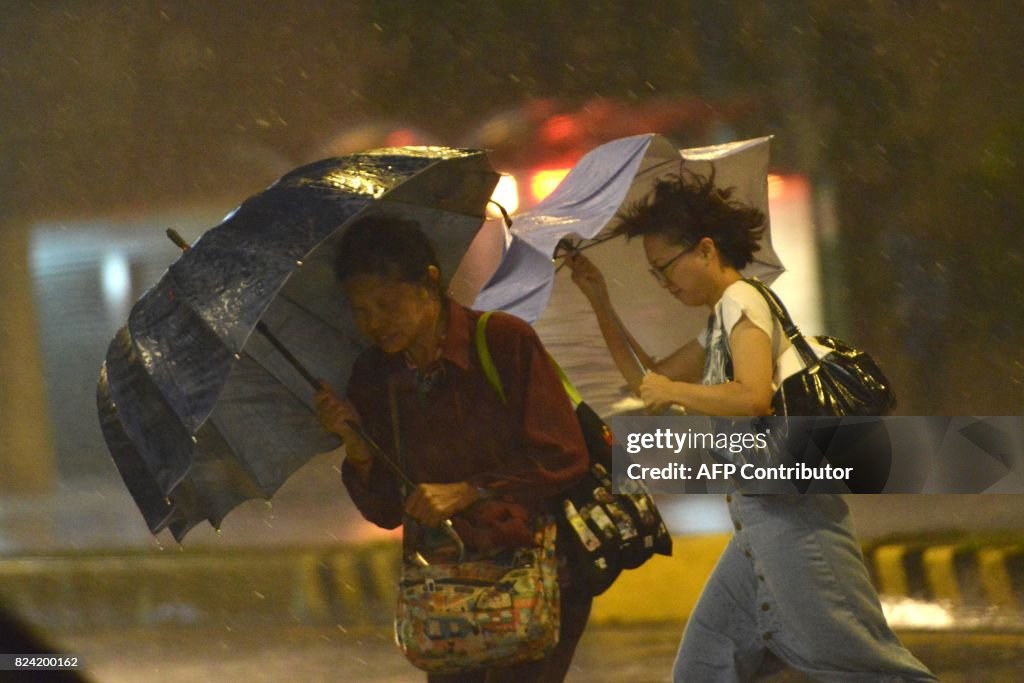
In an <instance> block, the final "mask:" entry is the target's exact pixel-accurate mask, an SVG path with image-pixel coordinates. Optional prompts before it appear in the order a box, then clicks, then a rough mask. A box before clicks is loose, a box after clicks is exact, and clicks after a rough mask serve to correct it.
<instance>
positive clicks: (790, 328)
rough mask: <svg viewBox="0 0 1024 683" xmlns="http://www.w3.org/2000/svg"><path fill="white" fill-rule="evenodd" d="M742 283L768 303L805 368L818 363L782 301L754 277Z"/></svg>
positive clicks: (816, 356)
mask: <svg viewBox="0 0 1024 683" xmlns="http://www.w3.org/2000/svg"><path fill="white" fill-rule="evenodd" d="M743 281H744V282H746V283H747V284H749V285H751V286H753V288H754V289H756V290H757V291H758V293H760V294H761V296H762V297H764V300H765V301H766V302H767V303H768V308H769V310H771V312H772V315H773V316H774V317H775V318H776V319H777V320H778V321H779V323H780V324H781V325H782V332H783V333H784V334H785V335H786V338H787V339H789V342H790V343H791V344H792V345H793V346H795V347H796V350H797V352H798V353H799V354H800V357H801V358H802V359H803V361H804V366H805V367H808V368H809V367H812V366H814V365H816V364H817V363H818V354H816V353H814V349H812V348H811V345H810V344H809V343H808V342H807V338H806V337H804V335H803V334H802V333H801V332H800V328H799V327H797V326H796V323H794V322H793V318H792V317H790V315H789V311H787V310H786V306H785V304H783V303H782V299H780V298H779V295H778V294H776V293H775V292H773V291H772V289H771V287H769V286H768V285H766V284H765V283H763V282H761V281H760V280H758V279H757V278H756V277H749V278H744V279H743Z"/></svg>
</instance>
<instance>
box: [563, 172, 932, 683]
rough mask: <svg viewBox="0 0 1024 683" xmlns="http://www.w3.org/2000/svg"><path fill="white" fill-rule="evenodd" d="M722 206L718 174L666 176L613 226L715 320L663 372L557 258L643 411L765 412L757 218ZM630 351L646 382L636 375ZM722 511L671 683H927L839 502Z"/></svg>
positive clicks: (755, 499) (588, 268)
mask: <svg viewBox="0 0 1024 683" xmlns="http://www.w3.org/2000/svg"><path fill="white" fill-rule="evenodd" d="M731 194H732V193H731V190H730V189H720V188H717V187H715V185H714V178H713V175H712V177H711V178H704V177H701V176H696V175H693V176H687V177H682V176H675V177H671V178H668V179H665V180H662V181H660V182H659V183H658V184H657V185H656V187H655V189H654V191H653V192H652V193H651V195H650V196H649V197H648V199H647V200H646V201H642V202H640V203H639V204H638V205H637V206H635V207H632V208H631V209H630V210H629V211H627V212H626V214H625V215H624V216H623V217H622V221H621V222H620V224H619V225H618V227H617V228H616V230H617V232H618V233H619V234H623V235H625V236H626V237H627V238H633V237H641V238H642V239H643V245H644V250H645V252H646V255H647V260H648V262H649V263H650V266H651V268H650V270H651V273H652V274H653V275H654V277H655V278H657V280H658V282H660V283H661V285H662V286H663V287H664V288H665V290H666V291H667V292H668V293H669V294H671V295H672V296H674V297H675V298H676V299H678V300H679V301H680V302H682V303H683V304H685V305H687V306H703V307H706V308H708V310H709V312H710V314H711V318H710V319H709V325H708V327H707V330H706V331H705V332H704V333H703V334H702V335H701V336H699V337H698V338H697V339H695V340H693V341H691V342H690V343H688V344H686V345H685V346H683V347H682V348H680V349H679V350H678V351H676V352H675V353H673V354H671V355H669V356H668V357H666V358H665V359H664V360H662V361H660V362H655V361H654V360H653V359H651V358H650V357H649V356H648V355H647V354H645V353H644V352H643V351H642V350H641V349H640V348H639V346H638V345H637V344H636V342H635V340H634V339H633V338H632V337H631V336H629V334H628V332H627V333H626V335H625V336H624V335H623V334H622V332H621V331H620V330H621V323H620V322H619V319H618V317H617V315H616V313H615V311H614V309H613V308H612V305H611V301H610V299H609V296H608V290H607V287H606V286H605V283H604V279H603V277H602V275H601V273H600V272H599V271H598V269H597V268H596V267H595V266H594V265H593V264H592V263H591V262H590V261H589V260H588V259H587V258H586V257H585V256H583V255H581V254H579V253H576V254H570V255H568V256H567V257H566V262H567V264H568V265H569V266H570V268H571V269H572V273H573V281H574V282H575V283H576V284H577V285H578V286H579V288H580V289H581V290H582V291H583V293H584V294H585V295H586V296H587V298H588V300H589V301H590V303H591V305H592V307H593V309H594V312H595V314H596V316H597V320H598V324H599V325H600V328H601V330H602V332H603V334H604V337H605V341H606V343H607V345H608V348H609V351H610V352H611V355H612V358H613V359H614V360H615V362H616V364H617V365H618V367H619V369H620V370H621V371H622V374H623V376H624V377H625V378H626V380H627V382H629V384H630V385H631V386H632V387H633V388H634V389H635V390H636V391H637V393H638V394H639V395H640V397H641V398H642V399H643V401H644V404H645V405H646V407H647V408H648V409H650V410H652V411H659V412H660V411H661V410H663V409H665V408H666V407H668V406H669V405H671V404H677V405H680V406H683V407H684V408H686V409H687V410H690V411H693V412H699V413H703V414H706V415H722V416H739V415H750V416H760V415H768V414H770V413H771V399H772V394H773V391H774V387H773V377H774V375H775V369H776V367H775V366H776V361H777V359H778V358H779V357H780V355H782V353H783V352H785V351H786V349H787V348H788V346H789V341H788V340H787V339H786V337H785V335H783V334H782V330H781V326H780V324H779V323H778V321H776V320H774V318H773V317H772V314H771V311H770V310H769V308H768V305H767V304H766V303H765V301H764V299H763V298H762V297H761V295H760V294H759V293H758V292H757V290H756V289H755V288H754V287H753V286H752V285H750V284H749V283H746V282H744V281H743V276H742V275H741V274H740V269H742V268H744V267H745V266H746V265H748V264H749V263H750V262H751V260H752V258H753V253H754V252H755V251H756V250H757V248H758V246H757V241H758V238H759V237H760V235H761V232H762V231H763V230H764V227H763V225H764V216H763V214H762V213H761V212H760V211H758V210H757V209H755V208H752V207H749V206H745V205H743V204H741V203H739V202H737V201H735V200H733V199H732V198H731ZM627 338H628V341H627ZM630 343H631V344H632V345H633V346H634V348H635V349H636V350H637V352H638V353H639V354H640V357H641V360H643V361H644V363H645V365H646V366H647V367H649V368H653V369H654V371H653V372H650V373H648V374H646V375H644V374H643V373H642V371H641V370H640V369H639V368H637V367H636V365H635V363H634V361H633V360H632V355H631V352H630V350H629V348H628V344H630ZM730 359H731V363H730V362H729V360H730ZM730 366H731V367H730ZM726 502H727V504H728V507H729V514H730V516H731V518H732V521H733V527H734V529H735V531H734V535H733V538H732V539H731V540H730V542H729V544H728V546H727V547H726V550H725V552H724V553H723V555H722V557H721V558H720V559H719V561H718V564H717V565H716V567H715V570H714V571H713V573H712V575H711V577H710V579H709V580H708V583H707V585H705V587H704V590H703V592H702V593H701V597H700V599H699V601H698V604H697V606H696V607H695V609H694V612H693V614H692V615H691V616H690V619H689V621H688V623H687V625H686V630H685V632H684V634H683V639H682V643H681V644H680V647H679V652H678V654H677V658H676V662H675V666H674V670H673V679H674V680H675V681H687V682H691V681H708V682H712V681H713V682H715V683H719V682H724V681H749V680H753V679H754V678H755V677H756V676H758V675H759V674H762V673H766V672H768V671H769V670H770V669H772V668H777V667H778V665H779V663H780V661H781V662H782V663H784V664H786V665H789V666H790V667H792V668H794V669H798V670H800V671H803V672H804V673H806V674H808V675H810V676H811V677H813V678H814V679H815V680H822V681H850V682H853V681H865V682H866V681H883V680H884V681H889V680H893V681H897V680H898V681H934V680H936V679H935V677H934V676H933V675H932V674H931V673H930V672H929V671H928V670H927V668H926V667H925V666H924V665H923V664H921V662H919V661H918V660H917V659H915V658H914V656H913V655H911V654H910V652H908V651H907V650H906V649H905V648H904V647H903V646H902V645H901V644H900V642H899V640H898V639H897V638H896V636H895V634H893V632H892V631H891V630H890V629H889V627H888V624H887V623H886V621H885V617H884V615H883V614H882V609H881V605H880V604H879V600H878V596H877V594H876V592H875V589H874V587H873V586H872V585H871V581H870V579H869V576H868V572H867V569H866V567H865V566H864V560H863V556H862V555H861V551H860V546H859V544H858V542H857V540H856V538H855V537H854V534H853V529H852V527H851V524H850V517H849V511H848V509H847V506H846V503H845V502H844V501H843V499H842V498H841V497H839V496H838V495H803V496H801V495H795V494H794V495H766V496H747V495H730V496H726Z"/></svg>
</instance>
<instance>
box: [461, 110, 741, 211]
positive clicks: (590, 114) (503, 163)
mask: <svg viewBox="0 0 1024 683" xmlns="http://www.w3.org/2000/svg"><path fill="white" fill-rule="evenodd" d="M756 107H757V104H756V102H755V101H754V100H752V99H732V100H723V101H721V102H715V103H711V102H708V101H706V100H702V99H698V98H695V97H654V98H650V99H644V100H638V101H625V100H620V99H611V98H605V97H597V98H594V99H592V100H589V101H588V102H585V103H584V104H583V105H582V106H579V107H574V106H572V105H569V104H567V103H564V102H560V101H558V100H554V99H533V100H528V101H526V102H524V103H523V104H522V105H520V106H518V107H514V108H512V109H506V110H503V111H500V112H497V113H495V114H493V115H492V116H490V117H489V118H487V119H486V120H485V121H484V122H483V123H482V124H480V126H478V127H477V128H476V129H474V130H472V131H470V132H469V133H468V134H467V136H466V137H465V139H463V140H461V141H460V145H462V146H467V147H476V148H480V149H486V150H489V152H490V154H489V156H490V158H491V159H493V161H494V164H495V166H496V168H498V170H499V171H502V172H503V173H506V174H508V175H509V176H511V177H512V178H514V182H511V181H506V186H505V188H506V189H505V190H504V191H505V192H506V193H510V192H511V190H510V189H508V188H510V187H512V186H515V188H516V192H517V194H516V201H515V202H514V203H515V204H516V207H517V208H518V209H519V210H522V209H525V208H529V207H530V206H533V205H534V204H536V203H537V202H539V201H540V200H541V199H543V198H544V197H546V196H547V195H548V194H550V193H551V191H552V190H554V189H555V187H557V186H558V183H560V182H561V180H562V178H564V177H565V175H566V174H567V173H568V172H569V169H570V168H572V167H573V166H574V165H575V164H576V162H577V161H579V159H580V158H581V157H582V156H583V155H584V154H586V153H587V152H589V151H590V150H592V149H593V148H595V147H597V146H598V145H601V144H603V143H605V142H608V141H610V140H614V139H616V138H622V137H627V136H630V135H640V134H644V133H660V134H662V135H665V136H666V137H668V138H670V139H672V140H673V141H674V142H675V143H676V144H677V146H679V147H683V146H694V145H705V144H711V143H715V142H722V141H725V140H726V139H728V138H729V137H730V134H731V133H730V122H733V121H735V120H736V119H738V118H739V117H741V116H743V115H745V114H747V113H750V112H752V111H754V110H755V109H756ZM505 196H506V198H507V197H508V194H506V195H505ZM506 208H508V207H507V206H506ZM512 210H515V209H510V211H512Z"/></svg>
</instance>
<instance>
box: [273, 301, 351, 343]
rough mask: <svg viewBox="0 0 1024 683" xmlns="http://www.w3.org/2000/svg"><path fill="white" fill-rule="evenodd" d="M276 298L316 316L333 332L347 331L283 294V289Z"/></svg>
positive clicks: (343, 332) (342, 332) (311, 315)
mask: <svg viewBox="0 0 1024 683" xmlns="http://www.w3.org/2000/svg"><path fill="white" fill-rule="evenodd" d="M277 298H278V299H284V300H285V301H287V302H288V303H290V304H292V305H294V306H295V308H298V309H299V310H301V311H303V312H305V313H308V314H309V315H310V317H312V318H316V319H317V320H319V321H320V322H322V323H323V324H324V325H326V326H327V327H329V328H331V329H332V330H334V331H335V332H339V333H341V334H345V333H346V332H347V330H345V329H343V328H341V327H338V326H337V325H334V324H333V323H331V321H330V320H328V319H326V318H322V317H320V315H319V314H317V313H316V311H314V310H312V309H311V308H309V307H308V306H306V305H305V304H303V303H301V302H299V301H296V300H295V299H293V298H291V297H290V296H288V295H287V294H285V293H284V291H278V293H277Z"/></svg>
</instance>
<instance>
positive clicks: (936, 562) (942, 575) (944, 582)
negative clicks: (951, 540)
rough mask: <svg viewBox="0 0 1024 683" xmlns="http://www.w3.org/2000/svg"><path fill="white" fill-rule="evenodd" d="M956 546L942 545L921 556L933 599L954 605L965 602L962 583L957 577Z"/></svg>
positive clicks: (928, 550)
mask: <svg viewBox="0 0 1024 683" xmlns="http://www.w3.org/2000/svg"><path fill="white" fill-rule="evenodd" d="M955 559H956V546H953V545H940V546H935V547H934V548H928V549H926V550H925V551H924V552H923V553H922V554H921V561H922V563H923V565H924V574H925V578H926V579H927V581H928V587H929V588H930V589H931V593H932V597H934V598H936V599H938V600H944V601H947V602H950V603H952V604H954V605H959V604H961V603H962V602H963V596H962V595H961V594H960V582H959V580H958V579H957V575H956V565H955Z"/></svg>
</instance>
